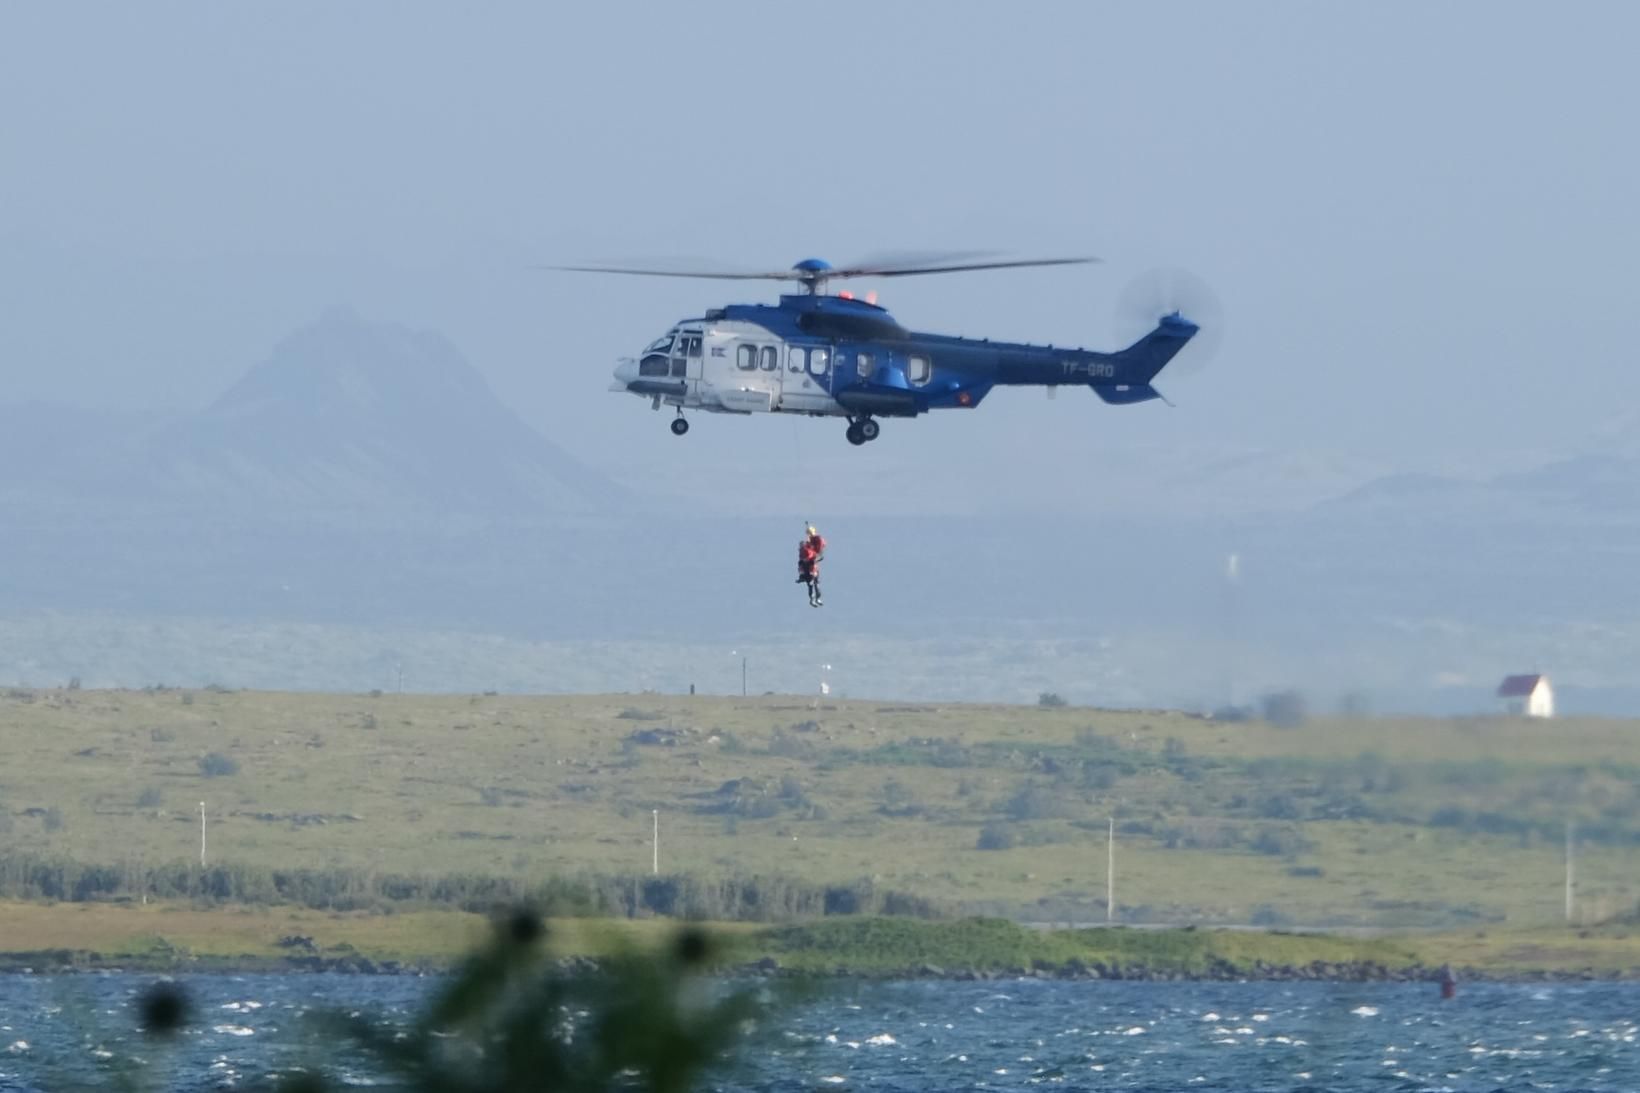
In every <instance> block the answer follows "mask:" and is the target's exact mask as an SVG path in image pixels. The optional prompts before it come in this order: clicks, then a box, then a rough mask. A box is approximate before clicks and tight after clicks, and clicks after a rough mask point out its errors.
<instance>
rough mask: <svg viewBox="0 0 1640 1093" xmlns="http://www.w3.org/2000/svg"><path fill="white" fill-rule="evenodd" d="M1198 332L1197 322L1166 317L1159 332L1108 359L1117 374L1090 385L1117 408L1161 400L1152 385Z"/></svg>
mask: <svg viewBox="0 0 1640 1093" xmlns="http://www.w3.org/2000/svg"><path fill="white" fill-rule="evenodd" d="M1197 329H1198V327H1197V326H1196V324H1195V323H1193V322H1191V321H1190V320H1188V319H1185V318H1183V317H1182V316H1180V315H1178V314H1177V313H1175V314H1172V315H1165V316H1163V317H1162V320H1161V322H1159V323H1157V324H1156V329H1154V330H1152V331H1151V332H1150V333H1148V334H1146V335H1145V336H1144V337H1142V338H1140V339H1139V340H1138V341H1136V342H1134V343H1133V344H1132V345H1130V346H1128V347H1127V348H1126V349H1123V350H1119V351H1118V352H1115V353H1112V354H1110V355H1109V356H1108V357H1106V358H1105V359H1106V361H1107V362H1109V363H1110V364H1112V365H1114V366H1115V367H1114V368H1113V369H1111V372H1112V373H1113V374H1112V375H1109V376H1107V377H1104V378H1100V379H1094V380H1090V381H1089V383H1088V386H1089V387H1092V388H1093V393H1094V394H1096V395H1098V396H1099V397H1100V398H1101V399H1103V400H1104V401H1105V402H1107V403H1110V404H1111V405H1113V406H1125V405H1128V404H1129V403H1134V402H1148V401H1150V400H1151V399H1156V398H1161V397H1162V393H1161V392H1160V391H1158V390H1156V388H1155V387H1153V386H1151V381H1152V380H1154V379H1155V378H1156V376H1157V374H1158V373H1160V372H1161V370H1162V369H1163V368H1166V367H1167V365H1168V362H1169V361H1171V360H1172V359H1173V358H1174V357H1175V356H1177V355H1178V353H1179V350H1181V349H1183V348H1184V347H1185V346H1186V345H1188V344H1189V343H1190V339H1191V338H1193V337H1195V336H1196V331H1197Z"/></svg>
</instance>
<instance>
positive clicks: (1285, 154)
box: [0, 0, 1640, 488]
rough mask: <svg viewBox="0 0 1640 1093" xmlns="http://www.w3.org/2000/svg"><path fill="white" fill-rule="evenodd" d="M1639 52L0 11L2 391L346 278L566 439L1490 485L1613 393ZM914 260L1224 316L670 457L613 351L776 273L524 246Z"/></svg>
mask: <svg viewBox="0 0 1640 1093" xmlns="http://www.w3.org/2000/svg"><path fill="white" fill-rule="evenodd" d="M1637 41H1640V6H1636V5H1633V4H1628V3H1610V4H1595V3H1582V4H1564V5H1554V4H1547V3H1539V4H1530V5H1522V4H1497V3H1485V4H1480V3H1476V4H1460V3H1442V4H1412V3H1403V4H1388V3H1371V4H1365V3H1363V4H1341V3H1327V4H1300V3H1284V4H1254V3H1244V4H1235V5H1229V4H1218V3H1212V4H1207V3H1204V4H1158V3H1143V4H1140V3H1132V4H1095V3H1088V4H1073V3H1056V4H1046V3H1044V4H1001V3H994V2H993V3H950V2H940V3H927V4H912V3H872V4H855V3H846V2H832V3H826V4H780V5H776V4H767V3H758V4H752V3H748V4H740V5H734V4H716V3H694V4H677V5H663V4H618V3H610V4H576V5H547V4H536V3H528V4H523V3H519V4H508V3H488V4H482V5H451V4H436V5H435V4H424V3H406V2H397V0H396V2H391V3H386V2H383V3H349V4H335V3H281V4H277V5H273V4H265V5H237V4H214V3H211V4H207V3H198V4H160V3H148V4H142V5H128V4H112V3H110V4H46V3H43V2H38V3H33V4H23V3H11V4H6V5H5V6H4V7H3V8H0V381H3V387H0V400H4V401H20V400H29V399H46V400H51V401H58V402H74V403H83V404H87V405H97V406H134V407H156V406H159V407H168V406H177V407H187V406H195V405H200V404H203V403H205V402H207V401H209V400H210V399H211V398H213V397H214V396H215V395H216V394H217V393H218V392H219V391H220V390H221V389H222V388H223V387H224V386H226V385H227V384H228V383H230V382H231V381H232V380H233V379H235V378H236V377H237V376H238V375H239V374H241V373H242V372H243V371H244V370H245V369H247V368H248V367H249V366H251V365H252V364H254V363H256V362H257V361H259V360H261V359H263V358H264V357H265V356H266V355H267V354H268V352H269V349H270V347H271V345H272V344H273V342H274V341H276V340H277V339H278V338H279V337H280V336H282V335H283V334H284V333H286V332H287V331H289V330H290V329H291V328H293V327H294V326H297V325H299V324H301V323H304V322H306V321H308V320H310V319H312V318H314V317H315V316H316V315H317V314H319V312H320V311H321V310H322V309H323V308H325V307H326V306H327V305H329V304H332V303H335V302H345V303H350V304H352V305H354V306H355V307H357V308H358V309H359V310H360V311H361V312H363V313H365V314H366V315H369V316H372V317H378V318H384V319H392V320H398V321H404V322H408V323H411V324H414V325H418V326H427V327H432V328H436V329H438V330H441V331H443V332H444V333H446V334H448V335H449V336H450V337H451V338H452V339H453V340H454V341H455V342H456V343H457V344H458V345H459V346H460V347H461V348H462V349H463V350H464V351H465V352H466V354H467V355H468V356H469V358H470V359H471V360H472V361H473V363H474V364H475V365H477V366H478V367H479V368H480V369H481V370H482V371H483V372H484V373H485V375H486V376H488V377H489V379H490V381H491V382H492V384H493V385H494V386H495V388H496V389H497V391H498V392H499V393H500V394H501V395H502V397H503V398H504V399H505V400H506V401H507V402H508V403H509V404H510V405H512V406H513V407H514V408H515V409H517V410H518V411H519V412H520V413H521V414H523V415H524V417H525V418H526V419H528V420H529V421H530V422H532V423H533V424H535V425H537V426H539V427H540V428H541V429H542V430H543V431H545V432H546V433H547V434H548V435H549V436H551V437H552V438H553V439H555V440H557V441H558V442H559V443H561V444H563V445H564V446H565V447H567V448H569V449H570V450H571V451H572V452H574V453H575V454H577V455H578V456H580V457H582V458H583V459H586V460H587V461H589V462H593V463H600V462H603V463H611V462H613V463H633V462H638V463H642V462H653V463H654V464H656V465H661V464H667V465H672V466H676V465H677V464H678V463H679V461H680V460H699V461H700V462H701V465H703V466H706V465H713V466H722V465H727V464H729V463H730V462H732V461H744V462H746V463H750V464H757V463H765V462H773V461H780V460H784V459H786V458H787V456H788V455H789V454H790V453H791V452H793V450H794V447H795V450H797V452H798V453H799V454H800V455H802V456H803V457H804V458H805V460H814V459H817V458H825V459H831V458H836V459H837V460H843V459H845V458H848V457H856V460H857V462H859V457H864V458H866V459H870V460H876V461H878V465H882V466H895V467H899V468H900V469H901V470H903V469H904V468H905V467H906V466H908V465H915V464H916V463H917V462H918V461H921V460H926V459H934V458H937V459H938V460H939V461H940V463H941V466H942V468H944V469H945V470H947V471H949V472H950V473H952V474H954V475H966V474H972V475H974V476H976V477H975V481H976V482H978V483H980V484H981V485H982V486H984V487H986V488H994V487H995V482H996V479H995V478H992V477H987V476H988V475H993V474H994V468H996V467H997V466H998V465H1006V466H1008V467H1010V468H1021V467H1022V468H1027V469H1029V468H1033V467H1035V468H1040V469H1042V470H1043V471H1046V472H1054V471H1055V468H1057V467H1060V466H1065V465H1071V466H1075V467H1077V468H1079V469H1081V470H1082V472H1083V473H1090V474H1097V471H1098V468H1099V467H1100V460H1101V458H1102V457H1103V456H1104V455H1105V453H1108V452H1110V451H1113V450H1116V449H1118V448H1124V447H1125V448H1132V447H1135V446H1140V445H1149V446H1157V447H1160V448H1164V449H1179V448H1185V449H1194V448H1196V447H1203V448H1211V447H1213V446H1216V445H1226V446H1245V445H1255V446H1264V447H1271V448H1277V449H1290V450H1292V451H1295V452H1296V451H1306V452H1317V453H1325V454H1329V455H1342V456H1349V457H1351V458H1365V459H1368V460H1381V461H1383V462H1385V463H1394V464H1402V465H1406V464H1411V465H1418V464H1422V463H1428V464H1429V465H1442V464H1445V463H1451V462H1463V463H1465V464H1466V465H1481V466H1484V465H1489V464H1491V463H1498V464H1503V463H1508V462H1510V461H1511V460H1512V459H1515V458H1518V457H1516V456H1515V455H1514V454H1513V453H1514V452H1515V450H1517V449H1521V448H1529V449H1533V450H1537V449H1555V448H1563V447H1570V446H1574V445H1576V444H1577V443H1578V442H1579V438H1580V437H1581V436H1582V435H1583V434H1584V433H1585V432H1586V431H1587V430H1588V429H1589V428H1590V427H1591V426H1592V425H1593V424H1599V423H1604V422H1607V421H1609V420H1610V419H1611V418H1612V417H1614V416H1615V415H1619V414H1621V413H1622V412H1623V411H1624V410H1625V408H1626V407H1628V406H1631V405H1633V404H1635V402H1636V401H1637V397H1640V370H1637V369H1636V367H1635V364H1636V352H1635V348H1634V347H1635V344H1636V335H1637V334H1640V309H1637V308H1636V307H1635V305H1634V299H1633V297H1634V291H1635V287H1636V277H1635V275H1634V272H1633V270H1634V262H1635V256H1636V254H1637V253H1640V212H1637V210H1636V201H1637V197H1636V195H1640V153H1637V152H1636V150H1635V142H1634V139H1633V133H1634V129H1635V119H1634V116H1633V115H1634V111H1635V108H1636V105H1637V104H1640V76H1637V75H1636V69H1637V66H1636V65H1635V64H1634V49H1635V43H1636V42H1637ZM928 248H950V249H969V248H979V249H989V248H1001V249H1007V250H1015V251H1022V252H1026V253H1050V254H1058V253H1070V254H1079V253H1090V252H1091V253H1095V254H1100V255H1103V256H1105V258H1106V259H1107V261H1106V264H1105V265H1103V266H1098V267H1086V268H1071V269H1056V270H1043V271H1033V272H1019V273H995V274H984V275H975V276H969V277H930V278H926V279H918V280H899V281H894V282H887V283H884V284H881V285H878V286H875V287H877V288H879V290H880V291H881V293H882V298H883V302H884V303H886V304H888V305H889V306H890V307H892V308H893V309H894V311H895V313H896V314H897V315H898V317H899V318H900V319H901V320H902V321H903V322H905V323H906V324H907V325H909V326H912V327H914V328H919V329H930V330H940V331H949V332H953V333H967V334H975V335H989V336H993V337H1006V338H1018V339H1029V340H1040V341H1052V342H1056V343H1072V342H1075V343H1081V344H1086V345H1092V346H1101V345H1106V344H1109V343H1111V341H1112V340H1113V335H1112V328H1113V322H1112V315H1111V303H1112V300H1113V298H1114V297H1115V296H1116V294H1117V293H1118V292H1119V291H1120V289H1121V288H1122V286H1123V285H1124V284H1125V283H1126V282H1127V281H1128V279H1130V278H1131V277H1133V276H1134V275H1136V274H1138V273H1139V272H1140V271H1142V270H1144V269H1145V268H1147V267H1149V266H1152V265H1157V264H1169V265H1180V266H1184V267H1187V268H1189V269H1191V270H1194V271H1195V272H1196V273H1198V274H1199V275H1201V276H1202V277H1203V278H1205V279H1206V280H1208V281H1209V282H1211V283H1212V284H1213V285H1214V286H1215V287H1216V289H1217V291H1218V294H1219V296H1220V297H1221V299H1222V304H1223V309H1224V311H1225V313H1226V315H1227V317H1228V320H1229V333H1228V337H1227V338H1226V340H1225V342H1224V345H1223V347H1222V350H1221V352H1220V354H1219V356H1218V358H1217V359H1215V360H1214V361H1213V362H1212V364H1211V366H1210V367H1209V368H1208V369H1207V370H1206V371H1204V372H1202V373H1200V374H1199V375H1196V376H1192V377H1184V378H1178V379H1175V380H1174V381H1173V382H1171V383H1168V382H1163V383H1162V387H1163V389H1164V390H1166V391H1167V392H1168V393H1169V394H1170V395H1171V396H1172V397H1173V398H1174V399H1175V400H1176V401H1177V402H1179V403H1180V406H1179V408H1178V409H1174V410H1169V409H1168V408H1166V407H1163V406H1160V405H1156V404H1152V405H1147V406H1140V407H1130V408H1125V409H1124V408H1112V407H1106V406H1104V405H1102V404H1100V403H1099V402H1098V401H1097V400H1096V399H1095V398H1094V397H1093V396H1092V395H1091V394H1087V395H1085V397H1081V396H1082V393H1081V392H1072V391H1065V392H1061V394H1060V397H1059V398H1058V399H1057V400H1056V401H1054V402H1048V401H1046V400H1044V399H1043V398H1042V397H1041V395H1040V393H1032V392H1009V393H1005V394H1003V395H999V396H997V397H995V398H994V400H993V401H992V402H991V403H988V404H987V405H986V406H985V407H984V408H983V409H982V410H980V411H979V412H978V413H977V414H973V415H970V414H961V413H951V414H947V415H944V416H943V417H941V416H940V415H935V416H934V417H932V418H929V419H925V420H923V421H919V422H915V423H902V422H891V423H889V424H888V425H887V426H886V427H885V430H884V439H883V441H880V442H879V443H878V444H876V445H874V446H873V447H872V448H871V449H870V452H871V453H872V454H871V455H869V456H867V455H866V453H865V452H863V451H862V452H855V451H853V450H852V449H849V448H848V447H847V445H845V444H844V443H843V439H842V435H841V434H842V426H841V425H840V424H837V423H816V422H802V423H799V424H797V425H794V424H793V423H792V422H790V421H770V420H763V421H748V420H744V419H735V418H728V419H725V418H713V419H702V420H701V421H700V422H698V423H697V424H698V427H697V428H696V429H695V430H694V431H693V432H692V433H691V434H690V436H689V437H688V438H687V440H685V441H678V440H676V439H675V438H673V437H672V436H670V435H669V434H668V433H667V432H666V430H665V429H664V427H663V425H664V421H663V418H662V417H660V416H657V415H653V414H650V413H649V412H648V410H647V408H646V407H644V406H643V405H642V404H641V403H640V402H639V401H638V400H636V399H632V398H626V397H617V396H616V395H613V394H609V393H607V392H606V390H605V387H606V385H607V382H608V379H609V369H610V367H611V365H612V363H613V358H615V357H616V356H618V355H622V354H629V353H632V352H633V351H635V350H636V349H638V348H640V347H641V346H642V345H643V344H644V343H645V342H646V341H648V340H649V339H650V338H652V337H654V336H655V335H656V334H658V333H659V332H661V331H663V330H664V329H665V328H666V327H667V326H668V325H669V324H670V323H671V322H672V321H673V320H675V319H677V318H679V317H683V316H686V315H691V314H698V313H699V312H700V311H701V310H702V309H703V308H705V307H707V306H711V305H714V304H719V303H723V302H727V301H729V300H735V299H746V300H758V299H771V298H772V297H773V295H774V293H775V292H776V291H777V290H776V289H775V287H774V286H772V285H771V286H768V287H766V288H765V287H764V286H761V285H755V284H754V285H748V286H743V285H736V284H716V283H711V282H689V281H645V280H630V281H627V280H621V279H615V278H597V277H581V278H577V277H573V276H570V275H562V274H554V273H544V272H538V271H532V270H530V269H529V268H528V266H529V265H530V263H535V262H557V261H566V260H586V259H629V258H633V257H648V256H685V257H687V256H703V257H710V258H713V259H717V260H721V261H725V262H732V263H737V264H739V263H745V264H755V265H759V266H762V265H773V266H784V265H787V264H789V263H791V262H793V261H795V260H797V259H799V258H802V257H805V256H808V255H811V254H817V255H822V256H825V257H829V258H831V259H832V260H834V261H841V260H846V259H849V258H852V257H858V256H861V255H864V254H868V253H871V252H874V251H882V250H900V249H928ZM861 287H862V288H869V287H873V286H870V285H863V286H861ZM1163 379H1164V381H1166V380H1167V379H1168V377H1167V375H1166V374H1164V377H1163ZM998 452H1006V453H1008V458H1007V459H1006V460H1004V461H1000V463H999V460H998V458H997V453H998ZM860 465H861V466H862V467H863V466H864V465H865V464H863V463H861V464H860Z"/></svg>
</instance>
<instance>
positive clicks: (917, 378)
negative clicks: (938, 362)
mask: <svg viewBox="0 0 1640 1093" xmlns="http://www.w3.org/2000/svg"><path fill="white" fill-rule="evenodd" d="M933 374H934V366H933V364H932V363H931V362H930V361H929V359H928V358H927V357H925V356H923V355H922V354H921V353H913V354H911V356H909V357H907V358H906V361H905V378H906V379H908V380H910V381H911V382H912V383H915V384H916V385H918V386H919V387H920V386H922V385H923V384H925V383H927V382H928V380H929V377H930V376H932V375H933Z"/></svg>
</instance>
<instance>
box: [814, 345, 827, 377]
mask: <svg viewBox="0 0 1640 1093" xmlns="http://www.w3.org/2000/svg"><path fill="white" fill-rule="evenodd" d="M830 370H831V351H830V350H829V349H823V348H817V349H811V350H809V375H811V376H823V375H825V374H826V373H827V372H829V371H830Z"/></svg>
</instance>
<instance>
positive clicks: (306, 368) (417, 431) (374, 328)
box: [4, 308, 620, 519]
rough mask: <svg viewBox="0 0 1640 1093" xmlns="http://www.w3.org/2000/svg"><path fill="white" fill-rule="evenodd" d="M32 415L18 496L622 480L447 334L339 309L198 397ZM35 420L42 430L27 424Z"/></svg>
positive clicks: (580, 498)
mask: <svg viewBox="0 0 1640 1093" xmlns="http://www.w3.org/2000/svg"><path fill="white" fill-rule="evenodd" d="M4 416H5V417H16V418H24V419H38V421H39V423H38V424H36V425H35V426H34V428H33V429H32V431H31V433H25V434H24V439H23V440H22V442H21V445H19V443H18V442H17V441H15V440H14V441H13V442H12V446H23V445H26V447H27V449H28V454H29V458H28V459H27V460H26V461H22V460H21V459H20V455H21V453H18V455H19V463H20V467H19V466H18V464H14V473H15V471H16V470H18V469H20V471H21V473H20V474H16V475H15V477H14V478H13V479H12V481H11V482H10V484H9V490H8V492H9V493H11V494H12V495H13V496H17V495H19V494H20V495H22V496H23V497H25V498H30V497H32V498H34V499H41V498H44V497H53V498H57V499H63V498H65V497H66V498H69V499H75V500H81V501H90V502H96V503H102V504H112V505H114V506H116V507H120V508H129V509H137V510H143V509H152V508H153V507H155V506H159V507H162V508H164V509H167V510H174V509H177V508H182V509H195V508H198V509H208V510H210V511H213V512H217V513H238V514H242V515H275V514H286V513H289V512H292V511H304V510H315V509H319V510H333V511H345V512H358V511H360V510H368V511H375V512H394V513H410V512H417V511H430V512H437V513H441V514H444V513H460V514H474V515H482V516H486V517H491V518H497V517H501V518H505V517H514V516H516V517H522V518H526V519H528V518H537V517H541V516H550V515H555V514H559V513H564V512H587V511H598V510H604V509H607V508H608V507H610V506H611V504H612V503H614V502H615V501H616V500H618V497H619V492H620V491H619V490H618V488H617V487H616V486H615V485H614V484H613V483H611V482H609V481H608V480H607V479H605V478H603V477H602V476H600V475H598V474H596V473H595V472H592V471H590V470H589V469H587V468H586V467H584V466H582V465H581V464H579V463H577V462H576V461H575V460H574V459H572V458H570V457H569V456H568V455H566V454H565V453H564V452H563V451H562V450H560V449H559V448H558V447H557V446H556V445H554V444H553V443H552V442H550V441H549V440H547V439H546V438H545V437H543V436H541V435H540V434H539V433H537V432H535V431H534V430H533V429H531V428H530V427H529V426H528V425H526V424H525V423H524V422H523V421H522V420H521V419H520V418H519V417H518V416H517V415H516V414H514V413H513V412H512V411H511V410H509V409H508V408H507V407H505V406H504V405H502V404H501V402H500V401H499V400H498V399H497V398H496V397H495V394H494V393H493V392H492V391H491V390H490V388H489V386H488V385H487V384H486V383H485V381H484V378H483V377H482V376H481V375H480V374H479V373H478V371H477V370H476V369H474V368H473V367H472V365H470V364H469V363H468V362H467V361H466V360H465V359H464V358H463V357H462V356H461V354H460V352H459V351H458V350H457V349H456V348H455V347H454V346H453V345H451V344H450V342H449V341H447V340H446V339H445V338H443V337H442V336H440V335H438V334H436V333H432V332H428V331H417V330H411V329H408V328H406V327H402V326H398V325H394V324H391V323H379V322H370V321H367V320H365V319H362V318H360V317H359V316H358V315H356V314H354V313H353V312H352V311H349V310H347V309H345V308H335V309H332V310H331V311H329V312H327V313H326V314H325V315H323V316H322V317H321V318H320V319H318V320H317V321H316V322H314V323H312V324H310V325H308V326H306V327H303V328H302V329H300V330H297V331H295V332H294V333H292V334H291V335H290V336H288V337H287V338H285V339H284V340H283V341H282V342H280V343H279V344H278V345H277V346H276V347H275V348H274V350H273V353H272V355H271V356H270V357H269V358H268V359H267V360H266V361H263V362H262V363H261V364H258V365H256V366H255V367H254V368H252V369H251V370H250V371H249V372H248V373H247V374H246V375H245V376H244V377H243V378H242V379H241V380H240V381H239V382H238V383H236V384H234V385H233V386H232V387H231V388H229V389H228V390H227V391H226V392H224V393H223V394H222V396H221V397H220V398H218V399H217V400H216V401H215V402H214V403H212V404H211V405H210V406H209V407H208V408H207V409H205V410H203V411H201V412H199V413H195V414H191V415H187V416H183V417H180V418H177V419H174V420H171V421H169V422H166V423H163V424H158V425H156V424H155V423H153V422H152V421H142V422H133V421H130V420H127V419H115V418H113V417H112V416H111V415H101V416H99V415H93V414H87V413H84V412H79V411H67V410H55V411H48V412H45V413H43V414H42V413H39V412H37V411H34V410H31V409H28V408H13V409H11V410H9V411H7V413H6V415H4ZM33 434H42V435H33Z"/></svg>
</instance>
